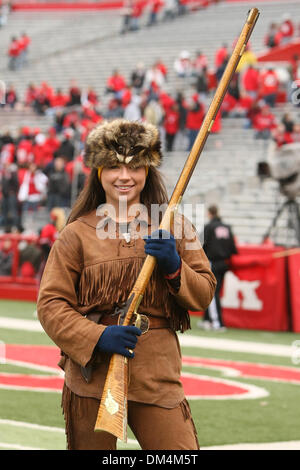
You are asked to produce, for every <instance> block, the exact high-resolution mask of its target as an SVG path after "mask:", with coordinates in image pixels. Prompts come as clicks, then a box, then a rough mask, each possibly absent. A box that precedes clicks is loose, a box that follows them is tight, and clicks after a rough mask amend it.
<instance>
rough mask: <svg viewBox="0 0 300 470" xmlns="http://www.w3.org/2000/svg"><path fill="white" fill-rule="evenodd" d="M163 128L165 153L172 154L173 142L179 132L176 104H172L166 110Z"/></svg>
mask: <svg viewBox="0 0 300 470" xmlns="http://www.w3.org/2000/svg"><path fill="white" fill-rule="evenodd" d="M164 128H165V131H166V150H167V152H172V151H173V146H174V140H175V137H176V135H177V132H178V131H179V111H178V104H177V103H173V104H172V105H171V107H169V108H168V109H167V110H166V113H165V119H164Z"/></svg>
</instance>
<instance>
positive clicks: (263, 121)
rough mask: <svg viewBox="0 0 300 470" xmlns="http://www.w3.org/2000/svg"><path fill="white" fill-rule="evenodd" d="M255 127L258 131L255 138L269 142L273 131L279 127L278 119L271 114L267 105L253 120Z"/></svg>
mask: <svg viewBox="0 0 300 470" xmlns="http://www.w3.org/2000/svg"><path fill="white" fill-rule="evenodd" d="M253 127H254V129H255V130H256V133H255V138H256V139H264V140H267V139H269V138H270V136H271V131H272V130H273V129H275V128H276V127H277V123H276V118H275V116H274V114H272V113H271V111H270V107H269V106H268V105H265V106H263V107H262V109H261V111H260V112H259V113H258V114H256V116H255V117H254V119H253Z"/></svg>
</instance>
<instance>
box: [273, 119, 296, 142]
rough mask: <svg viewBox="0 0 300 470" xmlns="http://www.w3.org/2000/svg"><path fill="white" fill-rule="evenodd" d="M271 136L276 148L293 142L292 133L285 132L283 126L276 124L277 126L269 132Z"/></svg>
mask: <svg viewBox="0 0 300 470" xmlns="http://www.w3.org/2000/svg"><path fill="white" fill-rule="evenodd" d="M271 134H272V137H273V139H274V140H275V142H276V144H277V147H281V146H282V145H285V144H292V143H293V142H294V140H293V136H292V133H291V132H287V131H286V129H285V127H284V125H283V124H278V126H277V127H276V128H275V129H273V130H272V131H271Z"/></svg>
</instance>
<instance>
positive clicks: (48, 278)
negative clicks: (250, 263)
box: [37, 210, 216, 408]
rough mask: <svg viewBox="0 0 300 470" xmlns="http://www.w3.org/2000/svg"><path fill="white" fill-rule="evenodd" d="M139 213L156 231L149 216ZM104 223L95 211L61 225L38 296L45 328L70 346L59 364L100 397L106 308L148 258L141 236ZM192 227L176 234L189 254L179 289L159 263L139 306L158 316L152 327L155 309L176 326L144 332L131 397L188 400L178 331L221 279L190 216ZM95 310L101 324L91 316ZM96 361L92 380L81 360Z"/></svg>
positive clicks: (79, 386) (71, 381) (124, 293)
mask: <svg viewBox="0 0 300 470" xmlns="http://www.w3.org/2000/svg"><path fill="white" fill-rule="evenodd" d="M134 220H135V222H138V224H140V227H142V226H143V227H144V229H145V230H146V233H147V234H148V233H149V234H150V232H151V230H152V226H151V223H150V222H149V220H148V219H147V220H145V219H144V220H143V219H142V218H141V220H139V219H134ZM104 223H105V217H102V218H101V217H99V216H97V215H96V210H94V211H92V212H90V213H89V214H87V215H86V216H82V217H80V218H78V219H77V220H75V221H74V222H72V223H70V224H68V225H66V227H65V228H64V229H63V230H62V231H61V232H60V235H59V238H58V239H57V240H56V241H55V243H54V245H53V247H52V249H51V252H50V255H49V258H48V261H47V263H46V267H45V270H44V273H43V277H42V281H41V285H40V290H39V297H38V303H37V312H38V317H39V320H40V322H41V324H42V326H43V328H44V330H45V331H46V333H47V334H48V336H49V337H50V338H51V339H52V340H53V341H54V343H55V344H56V345H57V346H58V347H59V348H60V349H61V351H62V359H61V361H60V362H59V365H60V367H61V368H62V369H63V370H64V372H65V384H66V386H67V387H68V388H69V389H71V390H72V391H73V392H74V393H75V394H77V395H79V396H84V397H94V398H98V399H100V398H101V394H102V390H103V386H104V382H105V378H106V374H107V369H108V365H109V360H110V357H111V356H110V355H109V354H108V353H103V352H100V351H97V352H95V347H96V344H97V342H98V340H99V338H100V336H101V334H102V333H103V331H104V329H105V328H106V326H105V325H103V324H101V314H103V315H104V314H107V313H112V312H113V311H114V309H115V306H116V304H120V303H122V302H124V301H126V300H127V299H128V296H129V293H130V291H131V289H132V287H133V285H134V283H135V281H136V278H137V276H138V274H139V271H140V269H141V267H142V264H143V262H144V260H145V257H146V254H145V251H144V245H145V243H144V240H143V239H142V238H141V237H133V238H132V239H131V240H129V241H128V242H127V241H126V239H125V238H124V237H122V235H121V236H119V235H118V233H117V232H119V230H118V229H117V230H116V238H114V239H104V238H103V237H99V236H98V235H99V230H101V227H102V228H103V224H104ZM175 224H176V221H175ZM175 224H174V226H173V228H174V227H175ZM187 226H188V230H185V232H189V234H188V236H187V235H186V234H183V236H182V237H181V238H180V239H179V238H178V237H176V245H177V250H178V253H179V255H180V257H181V260H182V263H181V273H180V284H179V285H178V286H177V288H176V289H175V288H174V286H172V283H171V281H168V280H166V279H165V277H164V275H163V274H162V273H161V272H160V271H159V269H158V267H157V266H156V267H155V269H154V271H153V274H152V276H151V280H150V282H149V284H148V286H147V288H146V291H145V293H144V296H143V299H142V302H141V304H140V306H139V309H138V312H139V313H145V314H148V315H150V326H151V315H154V316H161V317H166V318H167V319H168V321H169V325H170V327H169V328H160V329H150V330H149V331H148V332H147V333H145V334H143V335H141V336H140V337H139V338H138V342H137V346H136V348H135V357H134V358H133V359H131V360H129V390H128V400H132V401H136V402H141V403H148V404H155V405H158V406H161V407H165V408H173V407H175V406H177V405H178V404H179V403H180V402H181V401H182V400H184V391H183V387H182V384H181V381H180V374H181V351H180V346H179V341H178V337H177V334H176V331H181V332H184V331H185V330H186V329H188V328H190V322H189V314H188V310H191V311H193V310H194V311H201V310H204V309H206V308H207V306H208V305H209V303H210V302H211V300H212V298H213V295H214V291H215V286H216V280H215V277H214V275H213V274H212V272H211V270H210V265H209V261H208V259H207V258H206V255H205V254H204V251H203V249H202V247H201V244H200V241H199V239H198V237H197V235H196V233H195V230H194V228H193V226H192V224H190V223H189V222H188V225H187ZM150 227H151V230H150ZM191 247H192V248H193V249H190V248H191ZM95 312H97V313H99V315H98V318H99V321H98V323H95V322H94V321H91V320H90V319H89V316H90V317H91V316H92V314H93V315H94V314H95ZM90 363H92V364H93V374H92V378H91V381H90V382H89V383H87V382H86V380H85V379H84V378H83V376H82V374H81V366H82V367H85V366H87V365H88V364H90Z"/></svg>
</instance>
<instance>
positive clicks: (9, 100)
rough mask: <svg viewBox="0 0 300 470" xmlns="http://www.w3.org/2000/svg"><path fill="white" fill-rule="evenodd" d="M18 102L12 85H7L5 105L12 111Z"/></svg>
mask: <svg viewBox="0 0 300 470" xmlns="http://www.w3.org/2000/svg"><path fill="white" fill-rule="evenodd" d="M17 102H18V95H17V92H16V89H15V87H14V85H9V87H8V90H7V91H6V93H5V104H6V106H9V107H10V108H11V109H13V108H14V107H15V105H16V103H17Z"/></svg>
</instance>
